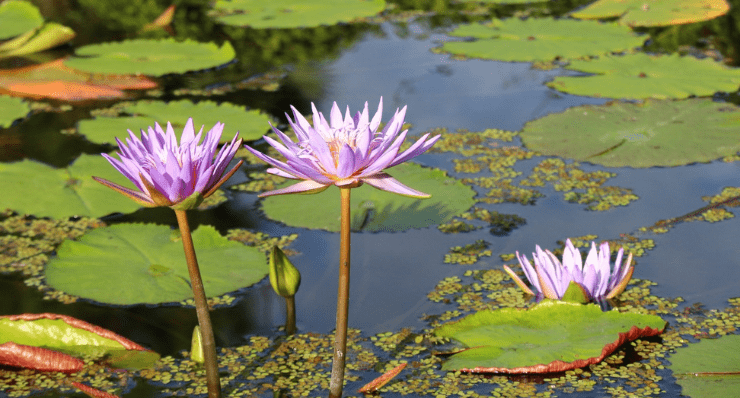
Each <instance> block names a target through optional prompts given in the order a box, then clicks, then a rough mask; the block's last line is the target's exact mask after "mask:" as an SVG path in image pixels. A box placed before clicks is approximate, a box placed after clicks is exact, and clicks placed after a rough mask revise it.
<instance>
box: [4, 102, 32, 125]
mask: <svg viewBox="0 0 740 398" xmlns="http://www.w3.org/2000/svg"><path fill="white" fill-rule="evenodd" d="M29 112H31V108H30V107H29V106H28V104H27V103H26V102H24V101H23V100H21V99H20V98H11V97H4V96H0V128H4V127H8V126H10V125H11V124H13V122H14V121H16V120H18V119H22V118H24V117H26V115H28V113H29Z"/></svg>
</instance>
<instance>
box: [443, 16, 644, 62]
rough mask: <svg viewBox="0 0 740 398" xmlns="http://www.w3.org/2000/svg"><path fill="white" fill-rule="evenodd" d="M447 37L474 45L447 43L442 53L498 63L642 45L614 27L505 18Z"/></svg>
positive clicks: (466, 27)
mask: <svg viewBox="0 0 740 398" xmlns="http://www.w3.org/2000/svg"><path fill="white" fill-rule="evenodd" d="M449 35H451V36H458V37H473V38H475V39H477V40H475V41H451V42H446V43H445V44H444V45H443V46H442V50H443V51H447V52H450V53H453V54H462V55H465V56H467V57H472V58H486V59H496V60H501V61H551V60H553V59H555V58H564V59H574V58H582V57H589V56H597V55H601V54H608V53H610V52H615V51H624V50H629V49H632V48H634V47H639V46H642V44H643V42H644V41H645V38H644V37H640V36H638V35H636V34H635V33H634V32H632V30H631V29H629V28H628V27H625V26H619V25H617V24H606V23H599V22H595V21H576V20H570V19H561V20H555V19H553V18H542V19H536V18H529V19H527V20H524V21H523V20H521V19H519V18H509V19H506V20H493V21H491V22H490V23H489V24H487V25H481V24H471V25H462V26H459V27H458V28H456V29H455V30H453V31H452V32H450V33H449Z"/></svg>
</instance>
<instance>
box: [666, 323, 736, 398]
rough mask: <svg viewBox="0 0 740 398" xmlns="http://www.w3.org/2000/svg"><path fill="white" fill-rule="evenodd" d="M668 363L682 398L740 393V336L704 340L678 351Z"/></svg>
mask: <svg viewBox="0 0 740 398" xmlns="http://www.w3.org/2000/svg"><path fill="white" fill-rule="evenodd" d="M669 360H670V361H671V364H672V365H671V366H669V368H670V369H671V370H672V371H673V375H674V376H675V377H676V382H677V383H678V384H679V385H680V386H681V387H683V391H682V393H683V395H688V396H690V397H692V398H705V397H706V398H710V397H730V396H733V395H735V394H736V393H737V391H740V336H739V335H728V336H723V337H721V338H719V339H703V340H702V341H700V342H698V343H696V344H689V346H688V347H685V348H679V349H678V350H676V353H675V354H673V355H671V356H670V358H669Z"/></svg>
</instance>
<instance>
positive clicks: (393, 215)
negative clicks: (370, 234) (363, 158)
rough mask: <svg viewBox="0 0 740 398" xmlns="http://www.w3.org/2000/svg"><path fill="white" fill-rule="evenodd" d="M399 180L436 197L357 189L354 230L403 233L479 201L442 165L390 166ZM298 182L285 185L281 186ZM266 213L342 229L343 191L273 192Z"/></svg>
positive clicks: (283, 219) (288, 221) (284, 219)
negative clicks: (436, 167)
mask: <svg viewBox="0 0 740 398" xmlns="http://www.w3.org/2000/svg"><path fill="white" fill-rule="evenodd" d="M388 173H389V174H390V175H392V176H393V177H394V178H395V179H397V180H399V181H401V182H402V183H403V184H405V185H408V186H409V187H412V188H414V189H416V190H419V191H422V192H424V193H428V194H430V195H432V197H431V198H429V199H415V198H409V197H406V196H401V195H397V194H393V193H389V192H385V191H381V190H379V189H376V188H373V187H371V186H367V185H364V186H361V187H359V188H355V189H353V190H352V195H351V202H352V209H351V212H352V214H351V216H352V229H353V230H355V231H359V230H365V231H404V230H407V229H411V228H424V227H428V226H430V225H435V224H441V223H443V222H445V221H448V220H450V219H451V218H452V217H454V216H455V215H457V214H460V213H462V212H464V211H466V210H468V209H469V208H470V207H472V206H473V204H475V201H474V200H473V196H475V191H473V190H472V189H471V188H470V187H468V186H466V185H463V184H462V183H461V182H460V181H458V180H456V179H454V178H452V177H450V176H448V175H447V174H446V173H445V172H444V171H442V170H439V169H428V168H423V167H421V166H419V165H415V164H409V163H403V164H400V165H398V166H396V167H393V168H391V169H389V170H388ZM294 183H295V182H294V181H290V182H289V183H285V184H283V185H281V186H279V187H280V188H282V187H284V186H287V185H289V184H294ZM262 209H263V210H264V211H265V214H266V215H267V217H269V218H271V219H273V220H276V221H281V222H284V223H286V224H288V225H292V226H296V227H303V228H317V229H326V230H329V231H339V221H340V214H339V192H338V191H337V190H336V189H327V190H325V191H323V192H321V193H318V194H313V195H280V196H270V197H268V198H266V199H265V200H264V202H263V203H262Z"/></svg>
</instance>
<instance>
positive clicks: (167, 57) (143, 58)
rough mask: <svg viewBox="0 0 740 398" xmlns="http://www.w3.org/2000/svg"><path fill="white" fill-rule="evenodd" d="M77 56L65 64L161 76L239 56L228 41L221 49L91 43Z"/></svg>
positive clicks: (186, 44) (191, 45)
mask: <svg viewBox="0 0 740 398" xmlns="http://www.w3.org/2000/svg"><path fill="white" fill-rule="evenodd" d="M75 55H76V56H75V57H71V58H68V59H67V60H65V61H64V64H65V65H67V66H69V67H70V68H75V69H79V70H83V71H87V72H93V73H111V74H133V75H151V76H162V75H166V74H168V73H184V72H188V71H194V70H200V69H206V68H212V67H215V66H219V65H223V64H225V63H227V62H230V61H231V60H233V59H234V57H235V56H236V53H235V52H234V48H233V47H232V46H231V43H229V42H225V43H224V44H223V45H221V47H219V46H218V45H216V43H198V42H196V41H193V40H185V41H180V42H178V41H175V39H165V40H147V39H136V40H126V41H122V42H112V43H101V44H90V45H87V46H83V47H80V48H78V49H76V50H75Z"/></svg>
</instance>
